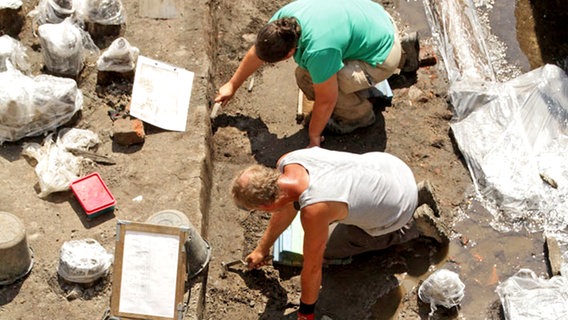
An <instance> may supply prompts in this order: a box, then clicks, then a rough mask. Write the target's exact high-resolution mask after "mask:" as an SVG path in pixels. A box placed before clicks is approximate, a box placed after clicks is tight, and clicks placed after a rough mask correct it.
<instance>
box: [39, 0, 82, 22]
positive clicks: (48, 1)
mask: <svg viewBox="0 0 568 320" xmlns="http://www.w3.org/2000/svg"><path fill="white" fill-rule="evenodd" d="M75 2H76V1H75V0H40V1H39V3H38V5H37V7H35V9H34V10H32V11H31V12H30V13H29V16H31V17H32V19H33V22H34V24H35V25H42V24H45V23H60V22H62V21H63V20H65V19H66V18H68V17H71V16H73V14H74V13H75Z"/></svg>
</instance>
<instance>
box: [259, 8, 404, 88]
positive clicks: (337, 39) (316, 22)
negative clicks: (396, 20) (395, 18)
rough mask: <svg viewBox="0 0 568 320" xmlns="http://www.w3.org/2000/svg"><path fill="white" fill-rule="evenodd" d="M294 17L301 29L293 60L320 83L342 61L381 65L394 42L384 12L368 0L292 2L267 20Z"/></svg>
mask: <svg viewBox="0 0 568 320" xmlns="http://www.w3.org/2000/svg"><path fill="white" fill-rule="evenodd" d="M285 17H294V18H296V20H297V21H298V23H299V24H300V27H301V30H302V31H301V35H300V40H299V41H298V47H297V50H296V54H295V55H294V60H295V61H296V63H297V64H298V65H299V66H300V67H302V68H304V69H306V70H308V72H309V73H310V75H311V76H312V80H313V82H314V83H322V82H324V81H326V80H327V79H329V77H331V76H332V75H333V74H335V73H337V71H339V70H340V69H341V68H343V61H345V60H361V61H365V62H367V63H369V64H371V65H373V66H375V65H377V64H380V63H383V62H384V61H385V59H386V58H387V56H388V54H389V53H390V50H391V48H392V46H393V43H394V26H393V24H392V21H391V19H390V16H389V15H388V14H387V12H386V11H385V9H384V8H383V7H382V6H381V5H380V4H378V3H376V2H373V1H371V0H349V1H346V0H296V1H293V2H291V3H289V4H287V5H285V6H284V7H282V8H281V9H280V10H278V11H277V12H276V13H275V14H274V16H273V17H272V18H271V19H270V21H274V20H277V19H280V18H285Z"/></svg>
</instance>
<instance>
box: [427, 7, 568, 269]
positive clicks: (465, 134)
mask: <svg viewBox="0 0 568 320" xmlns="http://www.w3.org/2000/svg"><path fill="white" fill-rule="evenodd" d="M423 1H424V7H425V9H426V15H427V18H428V21H429V24H430V28H431V30H432V34H433V37H434V38H435V40H436V41H437V43H438V48H439V49H440V55H441V56H442V57H443V61H444V65H445V67H446V71H447V74H448V78H449V81H450V89H449V91H450V92H449V96H450V101H451V104H452V106H453V108H454V119H453V120H452V123H451V128H452V132H453V134H454V136H455V138H456V141H457V144H458V146H459V149H460V151H461V152H462V154H463V156H464V158H465V160H466V163H467V165H468V169H469V171H470V174H471V176H472V179H473V182H474V185H475V187H476V188H475V189H476V192H477V196H478V198H479V199H480V201H481V202H482V203H483V205H484V206H485V207H486V208H487V209H488V211H489V212H491V214H492V215H493V216H494V220H493V221H492V222H491V225H492V227H493V228H495V229H496V230H498V231H502V232H507V231H511V230H515V231H518V230H521V229H523V228H524V229H526V230H528V231H530V232H537V231H544V234H545V235H555V237H556V238H558V239H566V237H563V236H562V235H566V230H568V207H567V206H566V205H565V204H566V201H567V200H568V152H566V150H568V77H567V76H566V72H565V70H563V69H561V68H560V67H558V66H556V65H545V66H542V67H540V68H538V69H535V70H532V71H531V72H528V73H526V74H523V75H520V76H518V77H516V78H514V79H511V80H508V81H505V82H498V81H497V80H496V78H497V77H496V75H495V74H496V72H495V70H494V68H493V67H491V65H492V64H491V63H492V59H491V57H490V55H489V52H488V50H487V46H486V44H485V42H484V41H485V40H484V39H487V38H488V35H487V34H486V33H485V32H484V29H483V28H481V27H480V24H479V22H478V18H477V12H476V8H475V6H474V4H473V2H472V1H471V0H423ZM566 247H568V243H561V248H566ZM565 257H566V252H563V262H562V264H563V266H564V269H566V267H565V265H566V263H567V261H566V259H565Z"/></svg>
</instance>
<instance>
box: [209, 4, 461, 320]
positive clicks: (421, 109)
mask: <svg viewBox="0 0 568 320" xmlns="http://www.w3.org/2000/svg"><path fill="white" fill-rule="evenodd" d="M284 3H286V1H255V2H254V3H252V4H248V3H240V2H229V1H220V2H219V7H217V10H216V16H215V17H214V20H215V21H218V28H219V35H220V38H219V44H218V45H219V46H218V48H217V50H218V51H217V58H218V60H217V62H216V68H217V70H216V74H217V77H216V78H215V85H216V86H217V87H219V86H221V85H222V84H223V83H224V82H225V81H226V80H228V79H229V78H230V76H231V75H232V72H234V70H235V69H236V67H237V66H238V62H239V58H242V56H243V55H244V54H245V52H246V50H247V49H248V47H249V46H250V45H251V42H250V41H247V39H253V37H251V35H254V33H255V31H256V30H258V28H259V26H261V25H262V24H263V23H264V21H266V20H267V19H268V18H269V17H270V14H271V13H272V12H274V10H276V9H277V8H278V7H280V6H281V5H282V4H284ZM384 5H385V7H386V8H387V10H389V11H390V12H391V13H392V15H393V16H394V17H397V13H396V10H395V8H394V6H393V3H390V2H384ZM395 19H396V18H395ZM399 28H400V29H401V30H404V31H406V30H411V28H412V26H408V25H406V24H405V23H400V24H399ZM430 41H431V39H427V38H426V39H422V42H421V44H422V46H423V47H424V48H425V49H426V48H428V46H429V44H430ZM294 68H295V64H294V63H293V61H287V62H284V63H278V64H276V65H273V66H265V67H264V68H263V69H262V70H261V71H259V72H257V73H256V74H255V75H254V79H255V80H254V85H253V88H252V91H250V92H249V91H248V90H247V89H248V88H249V84H250V80H249V82H246V83H245V84H244V85H243V87H242V88H241V89H240V90H239V91H238V92H237V95H236V96H235V97H234V98H233V100H232V101H231V102H230V103H229V104H228V105H227V106H226V107H225V109H224V113H223V114H221V115H219V116H218V117H217V118H216V119H215V121H214V122H213V141H214V181H215V183H214V187H213V191H212V207H211V212H210V231H209V239H210V241H211V243H212V245H213V248H214V251H213V252H214V255H213V261H212V264H211V267H210V272H209V280H208V291H207V292H208V296H207V310H208V311H209V312H208V313H207V317H208V318H210V319H295V316H296V313H295V310H296V309H297V307H298V305H299V294H300V284H299V271H300V270H299V269H298V268H291V267H285V266H278V265H273V266H267V267H264V268H262V269H261V270H255V271H252V272H235V273H229V274H228V276H227V278H221V277H220V270H221V262H222V261H223V259H225V260H224V261H228V260H232V259H235V258H242V257H244V256H246V254H248V253H249V252H250V251H251V250H252V249H254V247H255V245H256V242H257V240H258V239H259V237H260V235H261V234H262V231H263V226H265V225H266V224H267V221H268V219H269V216H268V215H267V214H266V213H262V212H251V213H248V212H244V211H242V210H237V209H235V207H234V205H232V204H231V200H230V196H229V194H228V192H227V190H228V186H229V185H230V183H231V180H232V178H233V177H234V175H235V174H236V172H237V171H238V170H240V169H242V168H243V167H246V166H247V165H250V164H253V163H262V164H264V165H267V166H272V167H274V166H275V163H276V160H277V159H278V158H279V157H280V156H281V155H282V154H284V153H286V152H289V151H292V150H295V149H298V148H303V147H306V146H307V144H308V139H307V133H306V128H305V127H304V126H303V125H302V124H297V123H296V122H295V117H296V106H297V99H298V98H297V97H298V91H297V90H298V89H297V87H296V85H295V80H294V78H293V70H294ZM439 68H441V66H440V65H436V66H432V67H425V68H421V69H420V70H419V71H418V73H417V74H416V75H403V76H401V77H398V78H396V79H395V78H393V79H391V80H392V81H391V87H393V88H394V98H393V101H392V105H391V106H388V107H386V108H384V109H383V108H381V106H380V105H377V108H376V112H377V115H378V120H377V122H376V123H375V124H374V125H373V126H371V127H369V128H365V129H360V130H357V131H356V132H354V133H352V134H349V135H346V136H332V135H326V136H325V142H324V143H323V144H322V146H323V147H324V148H328V149H334V150H345V151H351V152H355V153H363V152H368V151H386V152H389V153H392V154H395V155H397V156H398V157H400V158H401V159H403V160H404V161H406V162H407V163H408V164H409V165H410V167H411V168H412V169H413V171H414V173H415V175H416V179H417V180H423V179H429V180H430V181H431V182H432V183H433V184H434V185H435V186H436V188H437V194H438V195H439V200H440V203H441V205H442V207H443V210H444V214H443V218H445V219H447V220H448V222H449V223H450V224H451V220H452V219H453V217H454V216H453V210H454V208H456V207H457V206H459V205H460V204H461V203H462V202H463V201H464V200H465V198H466V196H465V195H466V190H467V188H468V187H469V186H470V184H471V180H470V177H469V174H468V172H467V170H466V168H465V167H464V165H463V164H462V162H461V161H460V158H459V155H458V154H457V153H456V150H455V148H454V145H453V143H452V140H451V138H450V132H449V120H450V119H451V115H452V113H451V111H450V109H449V106H448V104H447V101H446V90H447V83H446V81H445V78H444V75H443V72H440V69H439ZM228 240H229V241H228ZM444 250H445V248H437V247H435V246H432V245H431V244H430V243H429V242H423V241H416V242H415V243H413V244H412V245H410V246H409V248H407V249H406V250H402V251H401V252H394V251H392V250H385V251H384V252H377V253H375V254H369V255H363V256H360V257H356V258H355V260H354V262H353V263H352V264H351V265H348V266H333V267H329V268H327V269H325V271H324V279H323V287H322V291H321V295H320V299H319V301H318V304H317V312H316V313H317V314H318V316H323V315H327V316H328V317H331V318H332V319H389V318H397V319H417V318H425V317H426V316H427V314H428V312H429V307H425V306H423V305H421V304H420V305H419V303H418V301H417V296H416V286H410V287H409V288H401V287H399V286H398V284H399V281H400V282H404V281H405V279H407V280H406V281H409V280H408V279H410V278H413V279H420V278H423V277H425V276H427V275H428V274H429V270H431V269H429V268H430V266H432V265H437V264H439V263H443V261H442V260H443V257H444V253H445V251H444ZM411 282H412V281H411ZM397 309H398V310H397Z"/></svg>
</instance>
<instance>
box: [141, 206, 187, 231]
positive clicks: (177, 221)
mask: <svg viewBox="0 0 568 320" xmlns="http://www.w3.org/2000/svg"><path fill="white" fill-rule="evenodd" d="M146 223H151V224H159V225H163V226H172V227H189V226H190V225H191V223H190V222H189V219H188V218H187V216H186V215H185V213H183V212H181V211H178V210H172V209H168V210H162V211H159V212H156V213H154V214H153V215H151V216H150V217H149V218H148V219H147V220H146Z"/></svg>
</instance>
